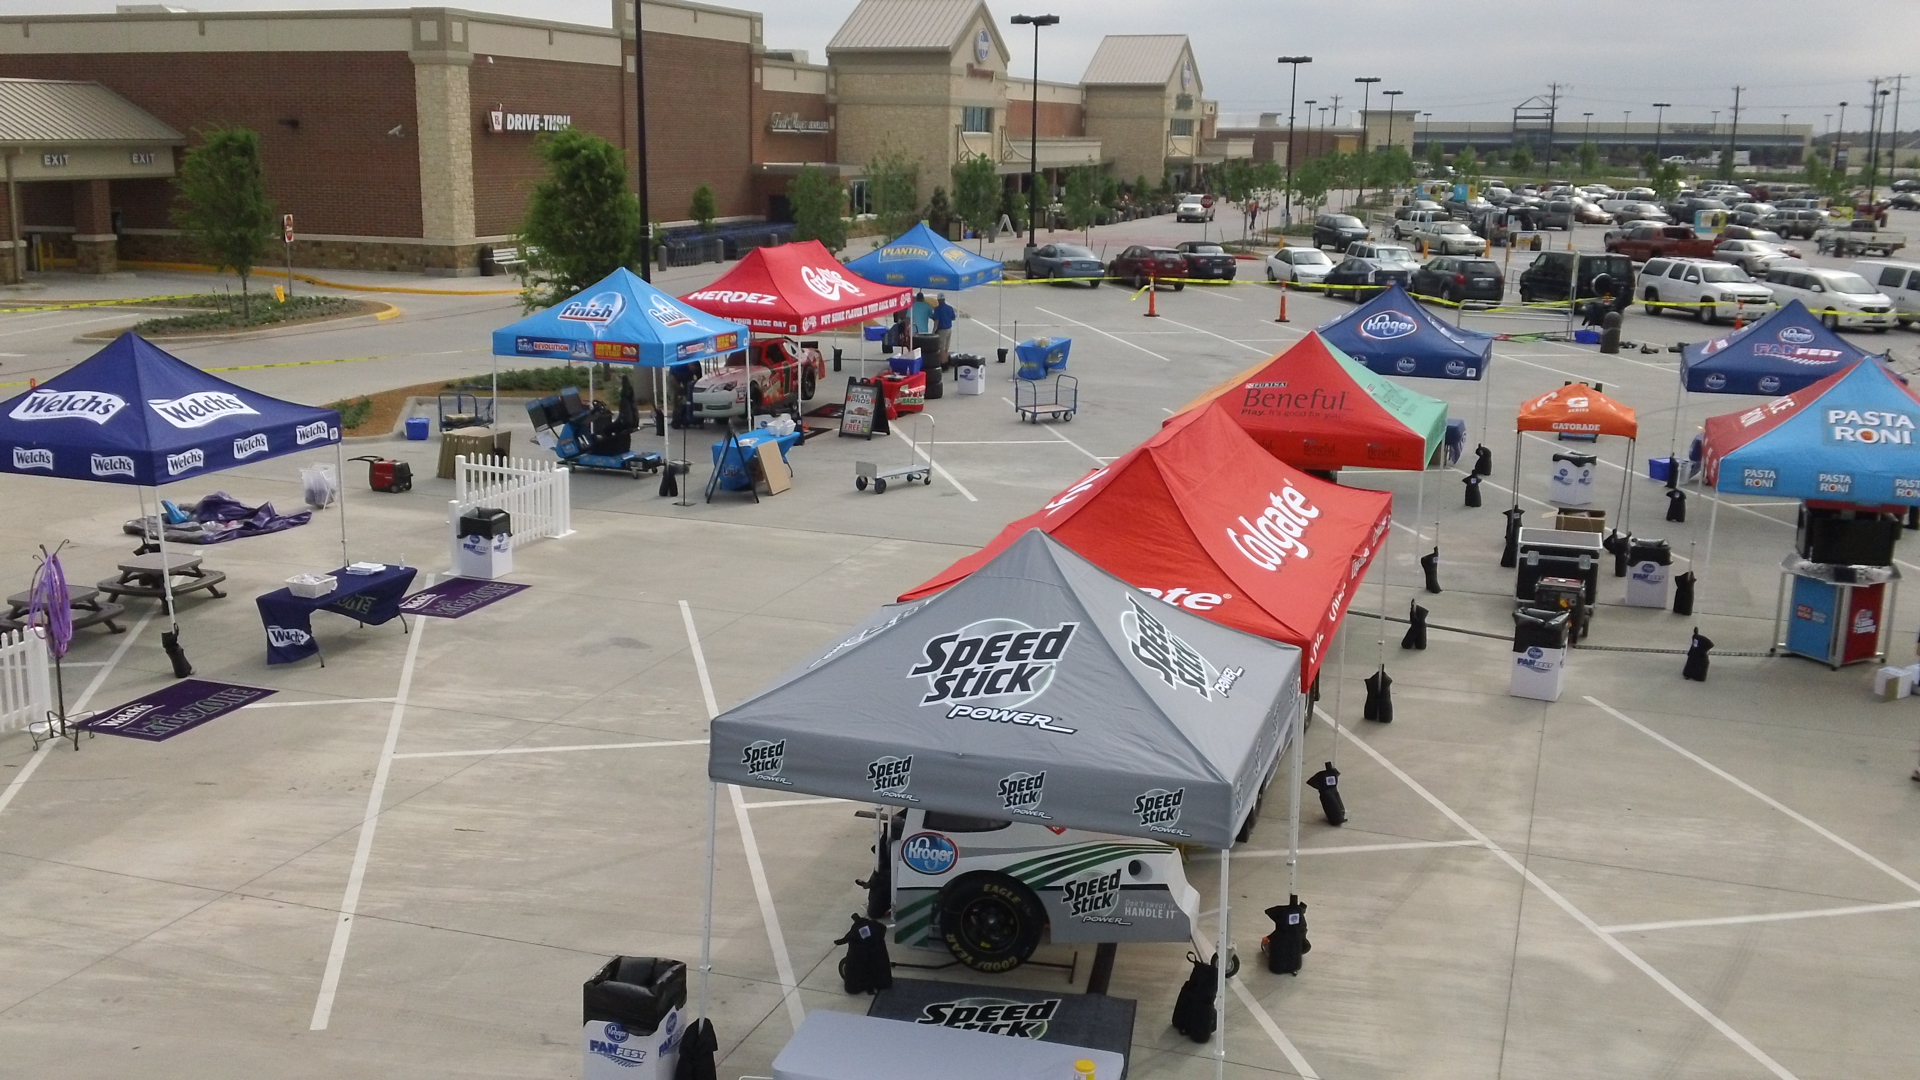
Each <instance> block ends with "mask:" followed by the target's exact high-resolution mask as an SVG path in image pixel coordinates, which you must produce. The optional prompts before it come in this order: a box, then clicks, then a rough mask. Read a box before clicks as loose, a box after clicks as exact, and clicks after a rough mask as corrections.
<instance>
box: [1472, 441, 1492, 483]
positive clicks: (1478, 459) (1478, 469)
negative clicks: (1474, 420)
mask: <svg viewBox="0 0 1920 1080" xmlns="http://www.w3.org/2000/svg"><path fill="white" fill-rule="evenodd" d="M1473 475H1475V476H1492V475H1493V451H1491V450H1489V449H1487V448H1486V447H1485V446H1476V447H1474V448H1473Z"/></svg>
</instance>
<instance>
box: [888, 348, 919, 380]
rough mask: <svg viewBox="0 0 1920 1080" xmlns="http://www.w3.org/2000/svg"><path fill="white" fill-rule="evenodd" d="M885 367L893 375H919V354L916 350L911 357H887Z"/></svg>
mask: <svg viewBox="0 0 1920 1080" xmlns="http://www.w3.org/2000/svg"><path fill="white" fill-rule="evenodd" d="M887 366H888V367H889V368H892V369H893V373H894V374H895V375H918V374H920V352H919V350H917V349H916V350H914V353H913V355H912V356H889V357H887Z"/></svg>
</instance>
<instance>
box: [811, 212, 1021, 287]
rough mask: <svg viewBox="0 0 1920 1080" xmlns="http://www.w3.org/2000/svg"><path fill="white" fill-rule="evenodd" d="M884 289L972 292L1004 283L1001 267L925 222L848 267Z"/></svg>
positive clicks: (861, 257) (854, 261)
mask: <svg viewBox="0 0 1920 1080" xmlns="http://www.w3.org/2000/svg"><path fill="white" fill-rule="evenodd" d="M847 269H849V270H851V271H853V272H854V273H856V274H859V275H860V276H861V277H863V278H866V279H867V280H868V281H877V282H879V283H880V284H882V285H905V286H907V287H908V288H912V289H954V290H960V289H971V288H973V287H974V286H975V285H985V284H986V283H988V282H990V281H999V280H1000V264H999V263H998V262H996V261H994V260H992V259H987V258H982V257H981V256H979V255H975V254H974V253H973V252H971V251H968V250H966V249H965V248H963V247H961V246H960V245H959V244H956V243H954V242H953V241H951V240H948V239H946V238H945V237H943V236H941V235H940V234H939V233H936V232H934V231H933V230H932V229H930V228H928V227H927V223H926V222H924V221H923V222H921V223H920V224H918V225H915V226H914V227H913V228H911V229H908V230H907V231H906V232H903V233H901V234H900V235H899V236H898V237H896V238H895V239H893V240H892V241H891V242H889V243H887V244H885V245H883V246H881V247H877V248H875V249H873V250H872V251H869V252H867V253H866V254H865V255H862V256H860V257H859V258H857V259H855V260H853V261H852V262H850V263H848V264H847Z"/></svg>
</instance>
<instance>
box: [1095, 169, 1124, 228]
mask: <svg viewBox="0 0 1920 1080" xmlns="http://www.w3.org/2000/svg"><path fill="white" fill-rule="evenodd" d="M1099 180H1100V205H1101V206H1104V207H1106V208H1107V209H1108V210H1118V209H1120V180H1119V178H1118V177H1116V176H1114V175H1113V174H1112V173H1110V172H1108V171H1106V170H1105V169H1102V170H1100V176H1099ZM1108 220H1112V218H1111V217H1109V218H1108Z"/></svg>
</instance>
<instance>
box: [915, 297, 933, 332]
mask: <svg viewBox="0 0 1920 1080" xmlns="http://www.w3.org/2000/svg"><path fill="white" fill-rule="evenodd" d="M913 332H914V333H916V334H931V333H933V305H932V304H929V303H927V294H926V293H922V292H917V293H914V294H913Z"/></svg>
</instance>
